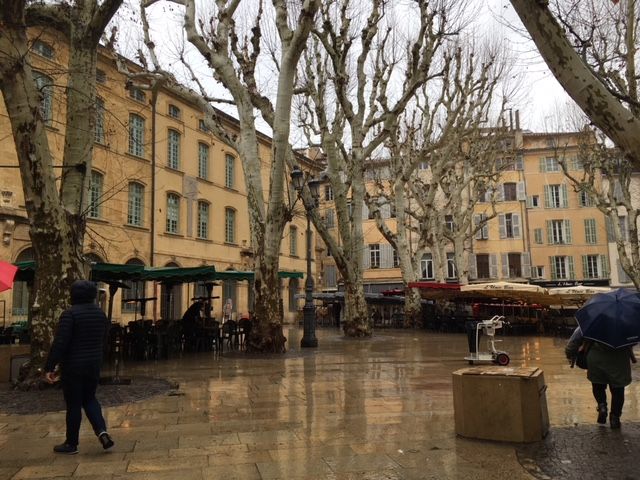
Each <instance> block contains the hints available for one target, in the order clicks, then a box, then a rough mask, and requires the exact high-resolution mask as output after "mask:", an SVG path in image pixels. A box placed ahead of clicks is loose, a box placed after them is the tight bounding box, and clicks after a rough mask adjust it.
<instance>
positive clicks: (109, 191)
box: [0, 33, 313, 324]
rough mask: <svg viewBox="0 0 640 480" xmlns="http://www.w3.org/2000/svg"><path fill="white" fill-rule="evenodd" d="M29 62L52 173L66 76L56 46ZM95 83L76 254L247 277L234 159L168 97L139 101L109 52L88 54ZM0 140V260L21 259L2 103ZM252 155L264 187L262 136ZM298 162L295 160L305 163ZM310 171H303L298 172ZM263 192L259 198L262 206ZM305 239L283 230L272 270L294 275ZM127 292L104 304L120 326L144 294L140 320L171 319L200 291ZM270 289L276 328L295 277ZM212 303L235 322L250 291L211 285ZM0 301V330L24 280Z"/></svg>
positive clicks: (142, 95)
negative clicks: (229, 308)
mask: <svg viewBox="0 0 640 480" xmlns="http://www.w3.org/2000/svg"><path fill="white" fill-rule="evenodd" d="M32 57H33V59H32V62H33V65H34V69H35V71H36V75H37V76H38V82H39V84H40V85H41V86H42V87H43V92H44V100H43V112H44V114H45V117H46V118H47V119H48V120H47V123H48V126H49V128H48V132H47V133H48V136H49V142H50V145H51V149H52V152H53V156H54V159H55V161H56V163H57V165H60V163H61V156H62V150H63V145H64V133H65V113H66V105H65V95H64V90H65V89H64V85H66V78H65V74H64V68H61V66H63V65H66V63H67V57H66V46H65V44H64V43H63V42H62V41H61V40H59V39H58V37H55V36H52V35H47V34H46V33H45V34H43V35H39V36H38V38H37V40H36V41H35V42H34V44H33V48H32ZM131 67H134V68H135V66H134V65H132V64H131ZM96 79H97V84H98V85H97V94H98V105H97V126H96V130H95V146H94V160H93V166H92V170H91V172H90V173H89V174H90V175H91V179H90V190H89V198H88V199H87V200H88V205H89V206H88V209H87V212H86V218H87V234H86V237H85V254H86V255H87V257H88V258H89V259H91V260H93V261H101V262H109V263H121V264H143V265H146V266H156V267H163V266H180V267H193V266H200V265H203V264H206V265H214V266H215V268H216V270H218V271H220V270H252V269H253V257H252V253H251V249H250V235H249V221H248V213H247V201H246V189H245V183H244V177H243V170H242V164H241V161H240V159H239V157H238V154H237V152H235V151H234V150H233V149H232V148H231V147H230V146H229V145H227V144H225V143H224V142H222V141H220V140H219V139H218V138H216V137H215V136H214V135H212V134H211V133H210V132H209V131H207V129H206V127H205V124H204V121H203V112H202V111H201V110H200V109H199V108H198V107H197V106H195V105H192V104H190V103H189V102H187V101H186V100H185V99H183V98H180V97H179V96H177V95H176V94H175V93H174V92H172V91H170V90H167V89H160V90H159V92H158V95H157V98H152V96H151V92H149V91H144V90H141V89H137V88H133V87H130V86H128V85H127V79H126V78H125V76H124V75H123V74H122V73H120V72H119V71H118V69H117V68H116V64H115V61H114V57H113V55H112V54H111V53H110V52H107V51H101V52H100V54H99V60H98V71H97V75H96ZM223 116H224V115H223ZM226 121H227V122H228V128H229V129H231V130H232V131H233V130H234V129H236V128H237V122H236V121H235V120H234V119H233V118H232V117H230V116H226ZM0 136H1V138H2V141H1V142H0V158H1V161H0V172H1V175H0V191H1V192H2V200H1V201H2V203H1V205H0V229H1V231H2V244H1V245H0V259H3V260H5V261H10V262H16V261H24V260H31V259H32V252H31V248H30V239H29V234H28V221H27V218H26V211H25V208H24V205H25V202H24V198H23V192H22V187H21V182H20V177H19V170H18V169H17V157H16V153H15V147H14V143H13V139H12V136H11V129H10V124H9V119H8V117H7V113H6V110H5V108H4V102H0ZM259 150H260V155H261V158H262V159H263V165H264V174H263V180H264V181H265V183H264V185H265V189H268V178H269V166H270V157H271V138H270V137H268V136H267V135H260V146H259ZM300 160H301V161H302V162H305V158H301V159H300ZM311 167H313V165H312V164H311V163H307V164H306V165H303V168H311ZM56 171H58V172H61V171H62V170H56ZM267 194H268V191H265V199H266V195H267ZM305 234H306V223H305V221H304V218H303V217H296V218H294V220H293V222H292V223H291V224H290V225H289V226H287V227H286V228H285V233H284V235H285V238H284V239H283V242H282V251H281V259H280V268H281V269H282V270H286V271H297V272H305V271H306V258H305V249H304V245H305ZM52 254H55V252H52ZM130 286H131V287H132V288H131V289H129V290H121V292H123V293H119V294H118V296H117V297H116V301H115V308H114V320H117V321H120V322H123V323H126V322H127V321H129V320H133V319H134V318H136V317H137V318H139V303H137V304H136V302H127V299H131V298H140V297H156V298H157V299H156V301H152V302H150V303H148V304H147V306H146V318H155V319H159V318H180V317H181V315H182V313H183V312H184V310H185V309H186V308H187V306H188V305H189V304H190V302H191V298H193V297H194V296H197V295H201V294H202V293H203V291H202V290H199V288H201V287H198V286H197V285H195V284H190V285H180V286H176V287H173V288H171V289H169V288H167V287H165V286H164V285H160V284H153V283H151V282H147V283H146V284H144V283H141V282H140V283H132V284H131V285H130ZM280 287H281V290H282V295H283V307H284V308H283V310H284V316H285V320H289V321H292V320H293V319H294V318H295V314H296V311H297V309H298V302H299V301H298V300H297V299H296V298H295V294H296V293H299V291H301V287H302V280H300V279H297V278H290V279H289V278H285V279H282V285H281V286H280ZM276 288H277V287H276ZM213 294H214V295H216V296H219V297H220V298H218V299H216V300H215V301H214V303H213V314H214V316H216V317H220V316H221V314H222V304H223V302H224V301H226V300H227V299H229V298H230V299H232V302H233V306H234V307H233V309H234V314H235V315H237V316H238V317H240V316H241V315H243V314H246V313H248V312H249V311H250V310H251V304H252V298H251V296H252V293H251V291H250V289H249V285H248V283H247V282H246V281H245V282H235V281H225V282H221V284H220V285H219V286H216V287H214V289H213ZM0 302H1V303H2V304H3V305H0V314H2V313H3V311H4V315H5V319H4V321H6V323H7V324H8V323H10V322H11V321H15V320H20V319H23V318H26V314H27V308H28V295H27V288H26V285H25V284H24V282H18V283H17V284H16V285H15V288H14V289H13V291H12V292H6V293H3V294H0ZM136 305H137V306H136ZM3 307H4V309H3ZM2 321H3V320H2V319H0V322H2Z"/></svg>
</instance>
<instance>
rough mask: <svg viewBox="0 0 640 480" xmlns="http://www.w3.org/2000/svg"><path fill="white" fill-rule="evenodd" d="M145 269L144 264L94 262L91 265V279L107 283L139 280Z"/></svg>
mask: <svg viewBox="0 0 640 480" xmlns="http://www.w3.org/2000/svg"><path fill="white" fill-rule="evenodd" d="M143 271H144V265H136V264H119V263H94V264H93V265H91V280H93V281H94V282H105V283H109V282H121V281H123V280H137V279H138V278H137V277H138V276H139V275H141V274H142V272H143Z"/></svg>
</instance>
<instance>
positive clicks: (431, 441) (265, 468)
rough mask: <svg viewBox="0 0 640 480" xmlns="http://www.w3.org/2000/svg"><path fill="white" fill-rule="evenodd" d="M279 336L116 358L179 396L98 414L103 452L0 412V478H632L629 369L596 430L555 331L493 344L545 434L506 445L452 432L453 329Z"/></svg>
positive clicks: (50, 425) (634, 455) (46, 419)
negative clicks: (304, 340)
mask: <svg viewBox="0 0 640 480" xmlns="http://www.w3.org/2000/svg"><path fill="white" fill-rule="evenodd" d="M287 335H288V337H289V341H288V345H289V347H290V351H289V352H288V353H287V354H286V355H283V356H269V357H266V358H256V357H255V356H252V357H245V356H244V355H242V354H238V353H232V354H229V355H223V356H216V355H214V354H210V353H203V354H197V355H185V356H183V357H182V358H177V359H171V360H166V361H150V362H146V363H136V364H127V365H125V371H124V372H123V374H124V375H127V376H132V377H134V379H135V378H138V377H144V378H151V379H166V380H168V381H169V382H176V383H178V384H179V389H178V390H177V392H174V393H178V394H177V395H169V394H167V392H166V391H164V392H159V393H160V394H158V395H153V396H150V397H148V398H146V399H144V400H140V401H135V399H134V401H127V402H126V403H123V404H120V405H116V406H108V407H106V408H105V414H106V417H107V422H108V424H109V430H110V432H111V434H112V436H113V437H114V440H115V442H116V446H115V447H114V448H113V449H112V451H110V452H107V453H105V452H103V451H102V449H101V448H100V445H99V443H98V442H97V441H96V439H95V437H94V436H93V435H92V433H91V432H90V429H89V427H88V425H87V422H86V420H84V421H83V428H82V431H81V442H80V443H81V444H80V454H78V455H73V456H56V455H54V454H53V453H52V451H51V449H52V447H53V445H55V444H56V443H60V441H61V440H62V438H63V435H64V432H63V426H64V412H61V411H58V412H49V413H37V414H30V415H16V414H8V413H0V480H2V479H12V480H21V479H31V478H38V479H45V478H79V479H84V480H91V479H105V480H109V479H113V480H115V479H123V480H126V479H153V480H156V479H158V480H163V479H187V480H190V479H198V480H204V479H224V480H233V479H238V480H253V479H256V480H258V479H265V480H267V479H283V480H296V479H311V480H315V479H335V480H352V479H369V480H378V479H388V480H389V479H406V480H412V479H433V480H436V479H438V480H440V479H464V480H467V479H471V480H473V479H491V480H494V479H498V480H501V479H504V480H520V479H522V480H525V479H528V480H532V479H535V478H539V479H543V478H545V479H546V478H553V479H573V478H576V479H577V478H580V479H581V480H589V479H592V478H593V479H595V478H604V479H635V478H640V477H639V476H638V474H637V473H636V470H638V468H637V467H636V465H637V464H638V458H640V457H639V455H638V453H640V452H639V451H638V446H639V445H640V402H639V399H640V381H638V380H639V378H638V372H639V370H640V369H639V368H638V367H637V366H636V367H634V383H633V384H632V386H631V387H630V388H628V389H627V401H626V404H625V409H624V415H623V425H622V430H621V431H620V432H614V431H611V429H610V428H608V427H599V426H597V425H595V422H594V420H595V410H594V408H595V405H594V401H593V399H592V398H591V388H590V384H589V383H588V381H587V380H586V378H585V373H584V371H581V370H572V369H570V368H569V366H568V365H567V362H566V360H565V359H564V358H563V347H564V344H565V342H566V339H562V338H553V337H503V338H501V339H502V340H504V341H503V343H502V344H501V345H500V346H501V348H502V349H504V350H506V351H508V352H509V353H510V355H511V359H512V363H511V366H525V367H538V368H541V369H542V370H543V372H544V376H545V380H546V384H547V391H546V396H547V404H548V410H549V418H550V422H551V432H550V434H549V435H548V436H547V438H546V439H545V440H543V441H541V442H537V443H532V444H524V445H519V444H513V443H498V442H488V441H480V440H472V439H465V438H460V437H457V436H456V434H455V428H454V414H453V394H452V379H451V377H452V375H451V374H452V372H454V371H455V370H457V369H460V368H464V367H466V366H467V363H466V362H465V361H464V360H463V357H464V356H465V354H466V345H467V342H466V337H465V336H464V335H454V334H436V333H431V332H423V331H381V332H377V334H376V336H375V337H374V338H373V339H371V340H358V341H349V340H344V339H343V338H342V336H341V335H340V334H339V332H337V331H335V330H320V331H318V338H319V348H318V349H317V350H304V351H302V352H301V351H299V349H298V348H297V345H299V342H300V335H301V332H300V331H299V330H298V329H292V330H290V331H289V332H287ZM105 373H108V372H105ZM101 388H102V387H101ZM141 390H148V389H146V388H141ZM147 393H148V392H147ZM1 401H2V399H1V398H0V402H1Z"/></svg>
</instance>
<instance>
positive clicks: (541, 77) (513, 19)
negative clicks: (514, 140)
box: [474, 0, 573, 131]
mask: <svg viewBox="0 0 640 480" xmlns="http://www.w3.org/2000/svg"><path fill="white" fill-rule="evenodd" d="M474 1H477V2H479V3H486V4H488V6H489V8H487V9H483V11H482V12H483V17H482V19H481V24H482V25H486V28H487V29H488V30H489V31H492V32H495V34H497V35H500V37H501V38H503V39H505V40H507V42H508V44H509V45H510V46H511V48H513V49H514V50H515V53H516V59H517V60H516V65H517V68H518V70H519V71H520V72H522V74H523V80H524V85H525V92H524V95H523V98H522V99H521V100H520V101H519V103H518V105H515V106H514V108H517V109H519V110H520V125H521V127H522V128H525V129H530V130H534V131H545V130H549V129H554V128H556V123H555V121H554V120H555V117H556V111H557V109H559V108H560V109H562V108H564V107H565V106H566V105H567V104H568V103H573V100H571V98H570V97H569V96H568V95H567V94H566V93H565V91H564V90H563V88H562V87H561V86H560V84H559V83H558V82H557V80H556V79H555V77H554V76H553V74H552V73H551V72H550V71H549V69H548V68H547V65H546V64H545V63H544V61H543V60H542V59H541V58H540V56H539V54H538V52H537V50H536V48H535V45H534V44H533V43H532V42H531V41H530V40H529V39H528V38H525V36H523V34H522V33H518V32H517V31H514V29H516V30H523V26H522V23H521V22H520V19H519V18H518V15H517V14H516V13H515V11H514V10H513V7H511V3H510V2H509V0H474Z"/></svg>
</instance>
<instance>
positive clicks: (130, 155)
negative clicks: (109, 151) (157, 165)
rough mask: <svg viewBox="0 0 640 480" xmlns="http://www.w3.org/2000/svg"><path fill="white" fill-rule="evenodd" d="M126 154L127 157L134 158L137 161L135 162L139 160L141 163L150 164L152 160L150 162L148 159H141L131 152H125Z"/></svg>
mask: <svg viewBox="0 0 640 480" xmlns="http://www.w3.org/2000/svg"><path fill="white" fill-rule="evenodd" d="M124 154H125V155H126V156H127V157H129V158H133V159H135V160H139V161H141V162H147V163H150V160H149V159H148V158H145V157H140V156H138V155H135V154H133V153H131V152H129V151H127V152H125V153H124Z"/></svg>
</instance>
